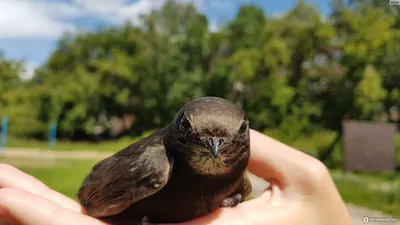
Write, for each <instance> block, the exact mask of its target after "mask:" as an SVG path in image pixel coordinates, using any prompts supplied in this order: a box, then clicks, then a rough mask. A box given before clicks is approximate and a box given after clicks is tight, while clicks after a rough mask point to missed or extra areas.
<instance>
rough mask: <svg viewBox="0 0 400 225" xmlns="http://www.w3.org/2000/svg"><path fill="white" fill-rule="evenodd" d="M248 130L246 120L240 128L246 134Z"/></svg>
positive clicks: (241, 132) (240, 131)
mask: <svg viewBox="0 0 400 225" xmlns="http://www.w3.org/2000/svg"><path fill="white" fill-rule="evenodd" d="M246 131H247V121H244V122H243V123H242V125H241V126H240V128H239V133H240V134H244V133H246Z"/></svg>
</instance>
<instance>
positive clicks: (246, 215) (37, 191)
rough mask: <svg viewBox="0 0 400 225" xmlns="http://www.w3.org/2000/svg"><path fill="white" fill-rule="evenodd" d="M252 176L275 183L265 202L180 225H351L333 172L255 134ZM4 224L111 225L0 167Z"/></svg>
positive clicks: (254, 201)
mask: <svg viewBox="0 0 400 225" xmlns="http://www.w3.org/2000/svg"><path fill="white" fill-rule="evenodd" d="M250 149H251V158H250V163H249V166H248V170H249V171H250V172H252V173H253V174H255V175H257V176H259V177H261V178H263V179H264V180H266V181H268V182H270V183H271V185H270V187H269V188H268V189H267V190H266V191H265V192H264V193H263V194H262V195H261V196H259V197H257V198H254V199H251V200H249V201H246V202H243V203H241V204H239V205H238V206H236V207H234V208H219V209H218V210H215V211H214V212H212V213H210V214H208V215H206V216H203V217H199V218H196V219H194V220H191V221H188V222H185V223H180V225H203V224H204V225H217V224H218V225H258V224H259V225H269V224H273V225H303V224H304V225H321V224H324V225H337V224H341V225H351V224H352V222H351V218H350V215H349V213H348V211H347V209H346V207H345V204H344V202H343V200H342V198H341V197H340V194H339V193H338V191H337V189H336V186H335V184H334V182H333V180H332V178H331V176H330V174H329V171H328V170H327V168H326V167H325V165H324V164H323V163H321V162H320V161H319V160H317V159H315V158H313V157H311V156H309V155H307V154H304V153H302V152H300V151H298V150H296V149H293V148H291V147H289V146H287V145H285V144H282V143H280V142H278V141H276V140H274V139H272V138H269V137H267V136H265V135H263V134H261V133H259V132H257V131H255V130H251V131H250ZM0 187H1V189H0V224H4V222H7V223H8V224H17V225H20V224H21V225H71V224H87V225H106V224H107V223H104V222H102V221H100V220H97V219H95V218H92V217H89V216H87V215H86V213H85V210H84V209H83V208H82V206H81V205H80V204H79V203H77V202H76V201H74V200H72V199H70V198H68V197H66V196H64V195H63V194H61V193H58V192H56V191H54V190H52V189H50V188H49V187H47V186H46V185H44V184H43V183H42V182H41V181H39V180H37V179H36V178H34V177H32V176H30V175H27V174H25V173H23V172H22V171H20V170H18V169H16V168H14V167H12V166H9V165H6V164H1V165H0ZM7 223H6V224H7Z"/></svg>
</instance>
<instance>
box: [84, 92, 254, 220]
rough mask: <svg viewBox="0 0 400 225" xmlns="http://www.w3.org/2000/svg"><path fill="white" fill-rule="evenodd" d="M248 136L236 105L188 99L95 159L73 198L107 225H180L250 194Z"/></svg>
mask: <svg viewBox="0 0 400 225" xmlns="http://www.w3.org/2000/svg"><path fill="white" fill-rule="evenodd" d="M249 140H250V139H249V125H248V120H247V119H246V116H245V113H244V112H243V111H242V110H241V109H240V108H239V107H238V106H236V105H234V104H232V103H231V102H229V101H228V100H225V99H221V98H216V97H204V98H199V99H196V100H193V101H191V102H189V103H187V104H186V105H184V106H183V107H182V109H181V110H180V111H179V112H178V113H177V115H176V116H175V118H174V120H173V122H172V123H171V124H170V125H168V126H166V127H165V128H163V129H161V130H159V131H157V132H155V133H154V134H152V135H151V136H149V137H147V138H143V139H141V140H140V141H138V142H136V143H134V144H132V145H130V146H128V147H126V148H125V149H123V150H121V151H119V152H117V153H116V154H114V155H113V156H111V157H109V158H106V159H104V160H102V161H100V162H99V163H97V164H96V165H95V166H94V167H93V169H92V172H91V173H90V174H89V175H88V176H87V177H86V178H85V180H84V182H83V184H82V186H81V188H80V189H79V193H78V198H79V200H80V202H81V204H82V205H83V206H84V207H85V208H86V209H87V211H88V214H89V215H90V216H93V217H97V218H100V219H103V220H105V221H108V222H110V223H112V224H130V225H132V224H149V222H151V223H177V222H183V221H187V220H190V219H193V218H196V217H199V216H202V215H205V214H207V213H210V212H212V211H214V210H215V209H217V208H219V207H234V206H236V205H237V204H239V203H240V202H242V201H243V200H244V199H245V198H246V197H247V196H248V194H249V193H250V192H251V184H250V182H249V179H248V178H247V176H246V174H245V170H246V167H247V164H248V160H249V157H250V149H249V144H250V141H249Z"/></svg>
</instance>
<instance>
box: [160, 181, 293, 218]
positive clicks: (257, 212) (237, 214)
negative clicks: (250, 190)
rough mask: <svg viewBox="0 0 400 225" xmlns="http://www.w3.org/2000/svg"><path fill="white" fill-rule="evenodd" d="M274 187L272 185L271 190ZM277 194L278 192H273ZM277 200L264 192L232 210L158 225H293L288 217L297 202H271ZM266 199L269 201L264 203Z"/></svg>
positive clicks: (225, 209)
mask: <svg viewBox="0 0 400 225" xmlns="http://www.w3.org/2000/svg"><path fill="white" fill-rule="evenodd" d="M275 187H276V186H274V185H272V187H271V188H275ZM274 193H279V192H274ZM272 198H279V199H280V200H282V199H281V198H280V196H279V194H278V195H276V196H274V195H271V194H270V193H268V192H266V193H264V194H262V195H261V196H260V197H258V198H255V199H252V200H249V201H246V202H243V203H240V204H239V205H238V206H236V207H233V208H219V209H217V210H215V211H214V212H212V213H210V214H207V215H205V216H202V217H198V218H196V219H193V220H191V221H188V222H184V223H177V224H160V225H243V224H262V225H269V224H271V225H272V224H274V225H275V224H293V222H291V221H290V220H291V218H290V216H289V217H288V215H291V216H293V215H294V214H296V211H298V210H297V209H298V208H299V206H298V204H297V202H291V204H285V205H284V206H283V205H282V204H279V202H280V200H279V201H276V200H272ZM266 199H271V201H268V202H266Z"/></svg>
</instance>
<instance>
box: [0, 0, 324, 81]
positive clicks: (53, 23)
mask: <svg viewBox="0 0 400 225" xmlns="http://www.w3.org/2000/svg"><path fill="white" fill-rule="evenodd" d="M164 1H165V0H0V51H2V52H3V53H4V55H5V56H6V57H7V58H11V59H18V60H25V61H26V69H27V71H26V73H25V74H23V76H28V77H29V76H31V74H32V73H33V70H34V68H36V67H37V66H39V65H40V64H42V63H44V62H45V60H46V58H47V57H48V56H49V54H51V52H52V51H53V50H54V48H55V46H56V43H57V40H58V38H59V37H60V35H61V34H62V33H63V32H64V31H68V30H70V31H73V30H75V29H76V28H77V27H81V28H84V29H93V28H95V27H96V26H98V25H107V26H118V25H119V24H121V23H122V22H124V21H126V20H130V21H132V22H136V21H137V20H138V15H139V14H143V13H147V12H149V11H150V10H151V9H155V8H158V7H160V6H161V5H162V3H163V2H164ZM179 1H186V2H188V1H191V2H194V3H195V4H196V6H197V7H198V8H199V10H201V11H202V12H204V13H205V14H206V15H207V16H208V18H209V21H210V23H211V25H212V27H214V28H216V27H217V26H218V25H217V24H218V21H223V20H228V19H231V18H232V17H234V16H235V14H236V12H237V9H238V8H239V7H240V5H241V4H244V3H252V4H256V5H258V6H260V7H261V8H262V9H263V10H264V11H265V12H266V14H268V15H279V14H282V13H283V12H285V11H287V10H288V9H290V8H292V7H294V5H295V4H296V0H179ZM306 2H308V3H311V4H314V5H316V7H317V8H318V9H319V10H320V12H321V13H322V14H324V15H327V14H328V13H329V10H330V5H329V4H330V0H306Z"/></svg>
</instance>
